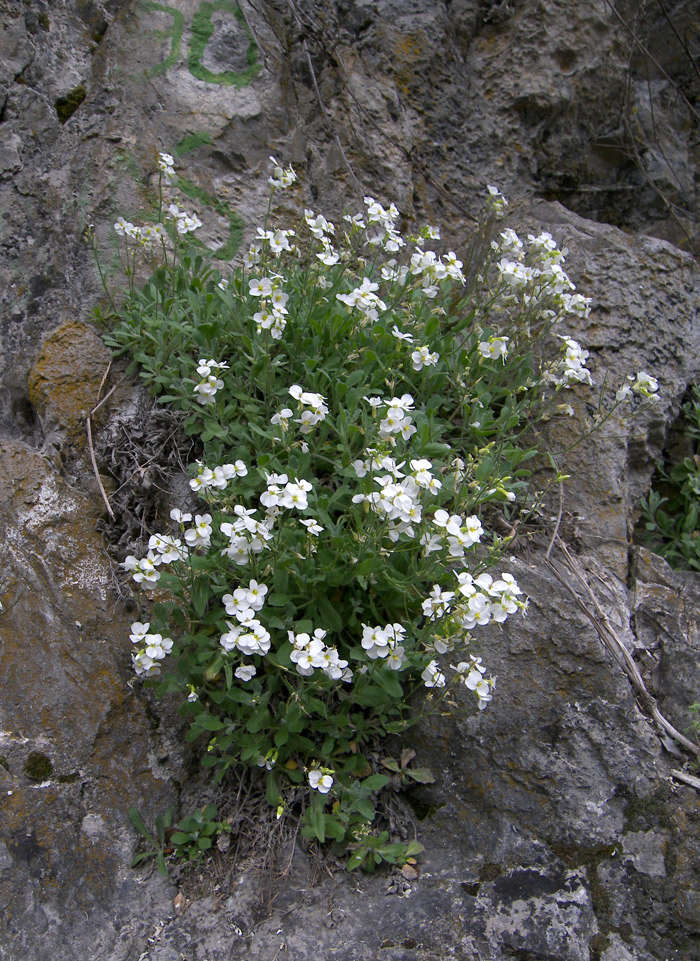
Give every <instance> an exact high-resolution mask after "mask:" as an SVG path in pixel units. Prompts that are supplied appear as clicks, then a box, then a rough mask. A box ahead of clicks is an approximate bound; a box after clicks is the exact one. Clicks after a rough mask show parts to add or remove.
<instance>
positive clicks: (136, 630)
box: [129, 621, 151, 644]
mask: <svg viewBox="0 0 700 961" xmlns="http://www.w3.org/2000/svg"><path fill="white" fill-rule="evenodd" d="M150 627H151V625H150V624H148V623H147V624H142V623H141V622H140V621H134V623H133V624H132V625H131V634H130V635H129V637H130V638H131V643H132V644H140V643H141V641H143V639H144V638H145V636H146V635H147V634H148V632H149V630H150Z"/></svg>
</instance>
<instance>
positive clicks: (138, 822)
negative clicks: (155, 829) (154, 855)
mask: <svg viewBox="0 0 700 961" xmlns="http://www.w3.org/2000/svg"><path fill="white" fill-rule="evenodd" d="M129 820H130V821H131V823H132V824H133V825H134V827H135V828H136V830H137V831H139V832H140V833H141V834H143V836H144V837H145V838H147V839H148V840H149V841H150V842H151V844H152V845H153V846H154V847H156V840H155V838H154V837H153V835H152V834H151V832H150V831H149V830H148V828H147V827H146V825H145V824H144V823H143V821H142V819H141V815H140V814H139V812H138V811H137V810H136V808H135V807H134V806H133V805H132V806H131V807H130V808H129Z"/></svg>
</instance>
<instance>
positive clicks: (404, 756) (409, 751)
mask: <svg viewBox="0 0 700 961" xmlns="http://www.w3.org/2000/svg"><path fill="white" fill-rule="evenodd" d="M415 756H416V752H415V751H414V750H413V748H412V747H405V748H404V749H403V751H402V752H401V767H403V768H405V767H406V766H407V765H408V764H410V763H411V761H412V760H413V758H414V757H415Z"/></svg>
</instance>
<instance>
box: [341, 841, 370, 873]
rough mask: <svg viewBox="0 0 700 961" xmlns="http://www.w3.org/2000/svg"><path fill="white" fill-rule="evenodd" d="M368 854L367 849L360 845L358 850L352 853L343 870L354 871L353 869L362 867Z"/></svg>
mask: <svg viewBox="0 0 700 961" xmlns="http://www.w3.org/2000/svg"><path fill="white" fill-rule="evenodd" d="M368 854H369V848H366V847H364V846H363V845H361V846H360V847H359V848H357V849H356V850H355V851H353V852H352V854H351V855H350V857H349V858H348V860H347V862H346V864H345V870H346V871H354V870H355V868H359V867H362V865H363V863H364V860H365V858H366V857H367V855H368Z"/></svg>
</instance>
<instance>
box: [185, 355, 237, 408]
mask: <svg viewBox="0 0 700 961" xmlns="http://www.w3.org/2000/svg"><path fill="white" fill-rule="evenodd" d="M227 368H228V364H226V363H224V362H222V361H216V360H200V362H199V366H198V367H197V373H198V374H199V376H200V377H201V378H202V379H201V380H200V382H199V383H198V384H197V385H196V387H195V388H194V390H193V393H195V394H196V395H197V400H198V401H199V403H200V404H204V405H206V404H213V403H215V396H216V393H217V391H219V390H221V389H222V387H223V386H224V382H223V380H221V379H220V378H219V377H218V375H217V373H216V371H219V370H226V369H227Z"/></svg>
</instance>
